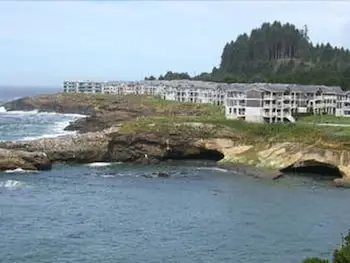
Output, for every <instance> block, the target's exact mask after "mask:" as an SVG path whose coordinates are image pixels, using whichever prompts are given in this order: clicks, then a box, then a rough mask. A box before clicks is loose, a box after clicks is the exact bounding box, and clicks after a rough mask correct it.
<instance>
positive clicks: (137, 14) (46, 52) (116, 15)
mask: <svg viewBox="0 0 350 263" xmlns="http://www.w3.org/2000/svg"><path fill="white" fill-rule="evenodd" d="M349 12H350V2H348V1H342V2H341V1H339V2H337V1H328V2H327V1H321V2H317V1H308V2H302V1H289V2H282V1H271V2H264V1H257V2H254V1H244V2H243V1H242V2H239V1H216V2H209V1H193V2H189V1H186V2H185V1H184V2H181V1H173V2H171V1H153V2H146V1H132V2H130V1H115V2H112V1H107V2H101V1H96V2H92V1H88V2H82V1H81V2H79V1H72V2H69V1H62V2H52V1H48V2H44V1H36V2H29V1H22V2H21V1H13V2H6V1H5V2H4V1H0V84H12V85H60V83H61V82H62V81H63V80H64V79H96V80H111V79H114V80H136V79H143V77H144V76H145V75H149V74H153V75H156V76H158V75H159V74H162V73H164V72H166V71H167V70H172V71H182V72H183V71H185V72H189V73H190V74H193V73H200V72H203V71H210V70H211V69H212V67H213V66H216V65H218V64H219V62H220V55H221V52H222V48H223V46H224V44H225V43H226V42H227V41H230V40H233V39H235V38H236V37H237V35H238V34H240V33H242V32H250V30H251V29H252V28H255V27H259V26H260V25H261V24H262V23H263V22H265V21H266V22H273V21H274V20H280V21H282V22H290V23H294V24H295V25H296V26H297V27H300V28H301V27H302V26H303V25H304V24H307V25H308V27H309V35H310V38H311V40H312V41H313V42H327V41H329V42H330V43H331V44H332V45H337V46H344V47H347V48H350V15H349Z"/></svg>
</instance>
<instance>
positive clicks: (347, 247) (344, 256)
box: [303, 232, 350, 263]
mask: <svg viewBox="0 0 350 263" xmlns="http://www.w3.org/2000/svg"><path fill="white" fill-rule="evenodd" d="M331 262H332V263H350V232H348V234H347V235H346V236H345V237H344V238H343V241H342V244H341V246H340V248H337V249H335V250H334V251H333V257H332V261H331ZM303 263H330V261H329V260H326V259H320V258H307V259H305V260H303Z"/></svg>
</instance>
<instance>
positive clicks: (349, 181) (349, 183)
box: [334, 177, 350, 188]
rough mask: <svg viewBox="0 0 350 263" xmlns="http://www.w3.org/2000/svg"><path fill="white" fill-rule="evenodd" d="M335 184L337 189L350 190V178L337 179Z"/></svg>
mask: <svg viewBox="0 0 350 263" xmlns="http://www.w3.org/2000/svg"><path fill="white" fill-rule="evenodd" d="M334 183H335V185H336V186H337V187H344V188H350V178H349V177H343V178H336V179H334Z"/></svg>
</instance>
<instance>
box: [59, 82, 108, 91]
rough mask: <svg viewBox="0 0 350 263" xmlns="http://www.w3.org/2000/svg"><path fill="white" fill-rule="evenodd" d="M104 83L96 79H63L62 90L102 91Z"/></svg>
mask: <svg viewBox="0 0 350 263" xmlns="http://www.w3.org/2000/svg"><path fill="white" fill-rule="evenodd" d="M104 84H105V83H104V82H98V81H65V82H63V92H79V93H104Z"/></svg>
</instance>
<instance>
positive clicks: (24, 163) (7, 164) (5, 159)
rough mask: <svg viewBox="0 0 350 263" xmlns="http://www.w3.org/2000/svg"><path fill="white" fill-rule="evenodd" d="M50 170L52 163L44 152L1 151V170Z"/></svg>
mask: <svg viewBox="0 0 350 263" xmlns="http://www.w3.org/2000/svg"><path fill="white" fill-rule="evenodd" d="M18 168H21V169H23V170H50V169H51V161H50V160H49V158H48V157H47V155H46V154H45V153H43V152H26V151H16V150H7V149H0V170H1V171H5V170H14V169H18Z"/></svg>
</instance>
